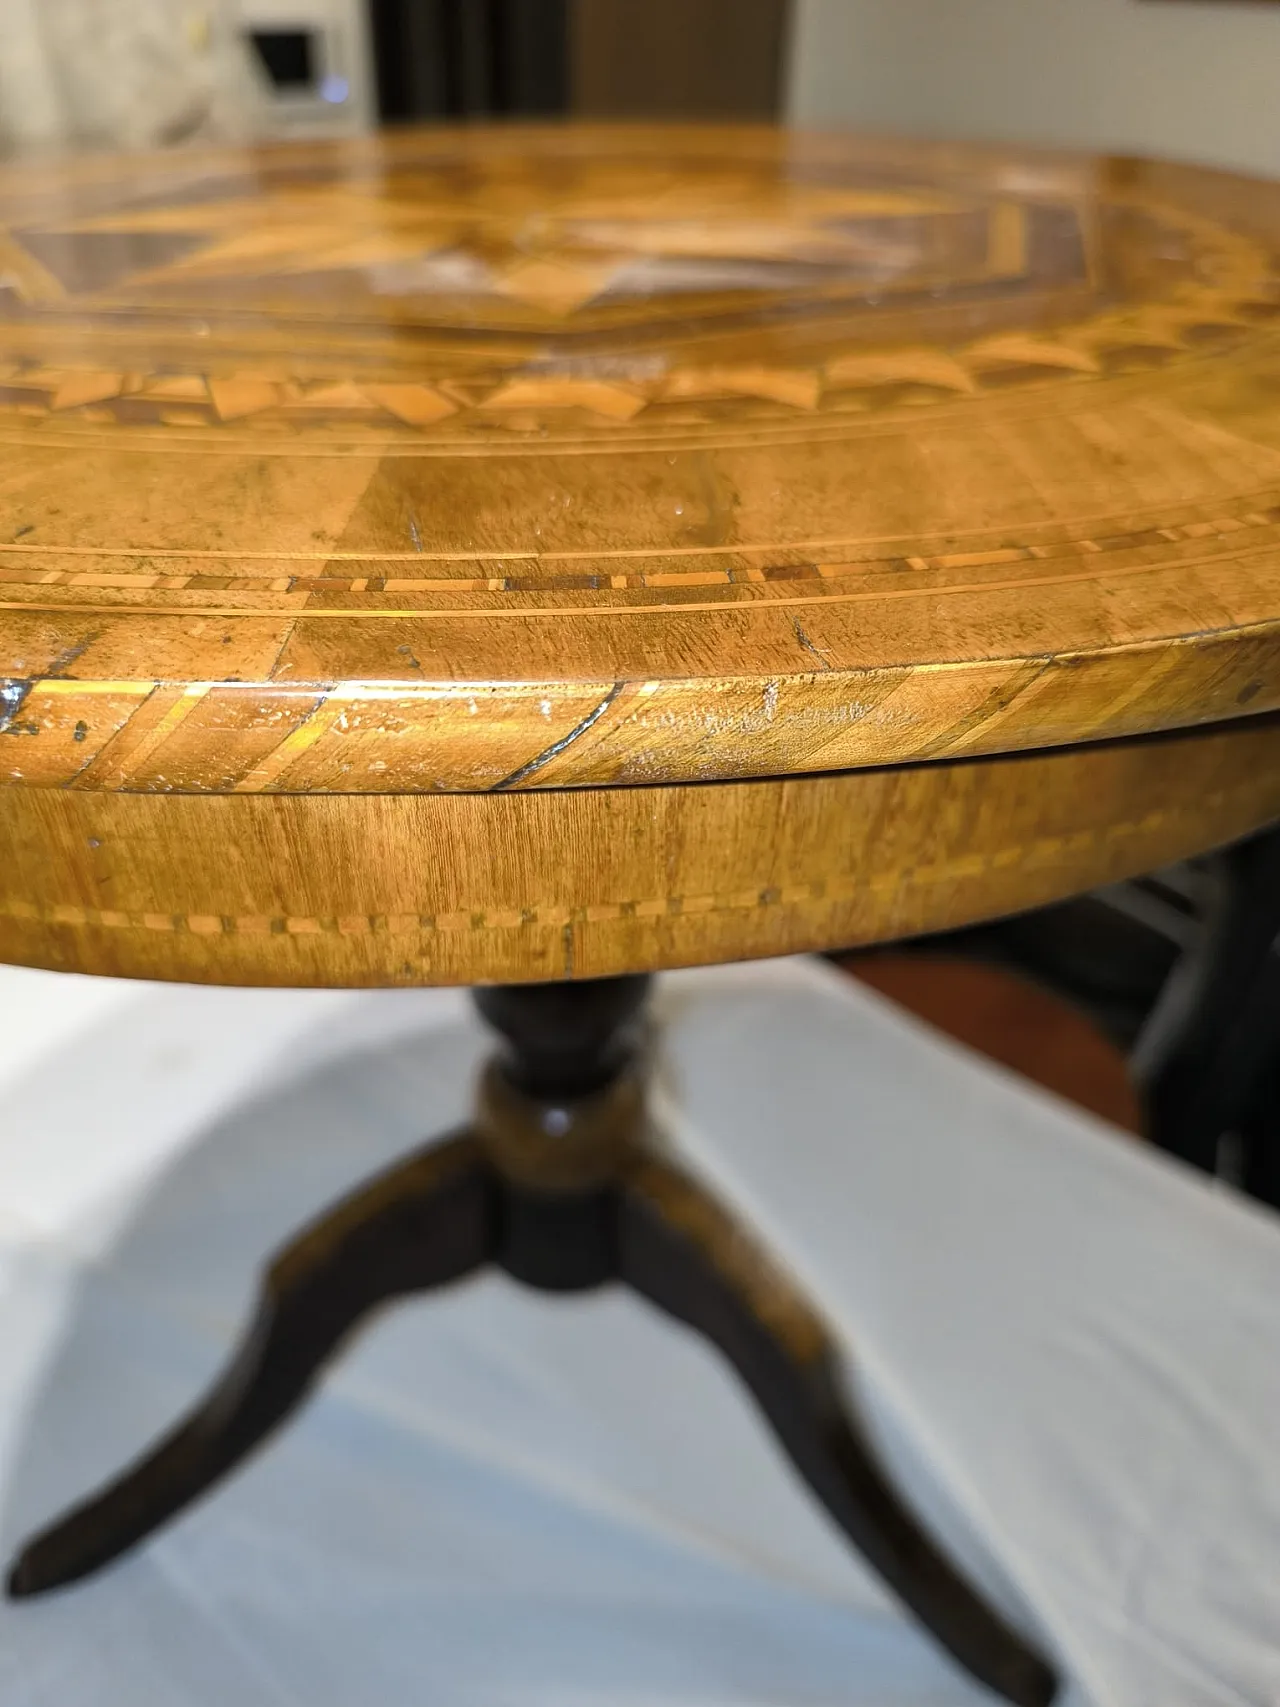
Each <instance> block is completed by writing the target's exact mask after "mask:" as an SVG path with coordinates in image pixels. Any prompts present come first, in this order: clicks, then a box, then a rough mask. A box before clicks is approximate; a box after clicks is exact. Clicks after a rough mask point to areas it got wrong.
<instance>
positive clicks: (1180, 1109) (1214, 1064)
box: [1134, 829, 1280, 1191]
mask: <svg viewBox="0 0 1280 1707" xmlns="http://www.w3.org/2000/svg"><path fill="white" fill-rule="evenodd" d="M1212 870H1213V874H1214V878H1215V895H1214V900H1213V904H1212V905H1211V906H1210V909H1209V914H1208V917H1207V918H1206V920H1205V922H1204V926H1203V930H1202V932H1201V935H1200V937H1199V940H1198V941H1197V943H1196V945H1195V947H1194V948H1193V949H1192V950H1190V951H1189V952H1188V953H1187V955H1186V956H1185V957H1184V959H1183V961H1182V962H1181V963H1180V964H1179V965H1178V966H1177V967H1176V968H1175V970H1174V972H1173V973H1172V975H1171V976H1170V979H1169V982H1168V984H1167V985H1166V987H1165V989H1164V991H1163V992H1162V994H1161V997H1160V1000H1159V1002H1158V1003H1157V1006H1156V1009H1155V1011H1154V1013H1153V1014H1152V1016H1151V1019H1150V1021H1149V1022H1148V1025H1147V1027H1146V1029H1145V1031H1144V1032H1143V1034H1142V1036H1141V1037H1140V1038H1139V1040H1138V1044H1137V1047H1136V1049H1135V1054H1134V1071H1135V1076H1136V1077H1137V1079H1138V1082H1139V1085H1140V1088H1141V1091H1142V1098H1143V1109H1144V1115H1145V1122H1146V1127H1147V1132H1148V1135H1149V1136H1150V1137H1151V1139H1152V1140H1153V1142H1154V1143H1156V1144H1158V1145H1159V1146H1160V1148H1161V1149H1164V1150H1168V1151H1170V1152H1171V1153H1172V1154H1174V1155H1176V1156H1180V1157H1181V1158H1182V1159H1183V1161H1186V1162H1190V1163H1192V1165H1193V1166H1195V1167H1199V1168H1203V1169H1205V1171H1206V1172H1208V1173H1214V1172H1216V1171H1217V1168H1218V1159H1219V1158H1218V1152H1219V1144H1220V1141H1221V1139H1222V1138H1223V1136H1224V1135H1225V1134H1227V1133H1234V1134H1236V1135H1237V1136H1238V1137H1239V1138H1240V1139H1241V1141H1242V1143H1243V1144H1244V1146H1245V1157H1244V1181H1243V1183H1245V1184H1246V1186H1251V1187H1252V1189H1254V1190H1255V1191H1257V1190H1258V1189H1259V1186H1261V1185H1264V1184H1266V1183H1268V1182H1270V1181H1271V1179H1272V1178H1273V1176H1274V1175H1275V1173H1276V1172H1277V1163H1276V1160H1275V1157H1274V1156H1273V1155H1270V1154H1267V1153H1265V1152H1267V1151H1268V1150H1271V1149H1272V1148H1274V1146H1275V1145H1276V1143H1277V1135H1276V1133H1275V1129H1274V1111H1275V1106H1276V1099H1275V1096H1274V1094H1273V1093H1274V1086H1273V1081H1274V1072H1273V1063H1274V1061H1275V1058H1276V1055H1277V1052H1278V1051H1280V955H1278V954H1277V953H1276V946H1277V938H1278V937H1280V829H1273V830H1268V831H1265V832H1264V833H1263V834H1262V835H1260V836H1255V837H1252V838H1251V839H1250V840H1249V841H1247V842H1242V843H1241V844H1240V845H1239V846H1238V847H1234V848H1231V849H1228V850H1227V852H1226V853H1224V854H1221V855H1220V856H1218V858H1217V860H1216V861H1215V862H1214V864H1213V867H1212Z"/></svg>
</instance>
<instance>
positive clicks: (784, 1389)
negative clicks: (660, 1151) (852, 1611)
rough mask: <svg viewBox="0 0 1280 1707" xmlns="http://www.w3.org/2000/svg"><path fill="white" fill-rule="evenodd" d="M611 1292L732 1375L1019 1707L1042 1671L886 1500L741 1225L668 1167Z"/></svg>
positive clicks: (634, 1196)
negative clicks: (671, 1319)
mask: <svg viewBox="0 0 1280 1707" xmlns="http://www.w3.org/2000/svg"><path fill="white" fill-rule="evenodd" d="M619 1240H620V1266H621V1274H622V1278H623V1279H624V1280H625V1281H627V1282H628V1283H629V1284H630V1285H631V1286H633V1287H634V1288H635V1289H636V1290H637V1291H638V1292H641V1293H643V1294H644V1296H645V1297H646V1298H649V1299H651V1300H652V1301H653V1302H654V1303H655V1304H657V1305H658V1306H659V1307H660V1308H661V1309H663V1310H665V1311H667V1312H668V1313H669V1314H670V1315H672V1316H675V1317H677V1318H678V1319H679V1320H680V1321H682V1322H686V1323H688V1324H689V1326H690V1327H692V1328H695V1329H697V1331H698V1332H699V1333H701V1334H704V1335H705V1336H706V1337H707V1339H709V1340H710V1341H711V1342H712V1343H713V1344H714V1345H716V1346H717V1347H718V1348H719V1349H720V1351H722V1352H723V1353H724V1355H725V1356H726V1357H727V1358H728V1360H729V1362H730V1363H731V1364H733V1366H734V1368H735V1369H736V1370H737V1371H738V1373H739V1375H740V1376H741V1377H742V1379H743V1380H744V1382H745V1383H746V1385H747V1387H748V1388H749V1389H750V1391H751V1393H752V1394H753V1395H754V1397H755V1399H756V1401H757V1402H758V1404H759V1405H760V1408H761V1410H762V1411H763V1412H764V1415H765V1417H766V1418H767V1419H768V1422H769V1424H770V1426H771V1427H772V1429H773V1431H774V1434H775V1435H776V1436H777V1439H778V1441H779V1443H780V1444H781V1446H782V1447H783V1449H784V1450H785V1452H786V1453H787V1455H788V1457H789V1458H790V1459H791V1461H792V1463H793V1464H794V1466H795V1468H796V1469H797V1470H798V1471H799V1473H800V1475H801V1476H803V1478H804V1479H805V1481H806V1482H807V1483H808V1484H809V1486H810V1488H811V1489H812V1490H813V1492H814V1493H815V1494H816V1495H817V1497H818V1499H819V1500H820V1501H821V1502H822V1504H823V1505H824V1506H825V1507H826V1509H827V1510H828V1511H829V1512H830V1514H831V1516H832V1517H833V1518H834V1519H835V1521H836V1522H837V1523H838V1524H839V1525H840V1527H841V1528H842V1529H843V1530H844V1532H845V1534H846V1535H848V1537H849V1539H850V1540H851V1541H852V1542H853V1543H854V1545H855V1546H856V1547H857V1548H858V1550H859V1551H860V1552H861V1553H862V1554H863V1556H864V1557H865V1558H866V1559H867V1561H868V1563H869V1564H871V1565H872V1566H873V1567H874V1569H875V1570H876V1571H878V1572H879V1574H880V1576H881V1577H883V1579H884V1581H885V1582H886V1583H887V1584H888V1585H889V1587H890V1588H891V1589H892V1590H893V1591H894V1593H895V1594H896V1595H897V1596H898V1597H899V1599H900V1600H902V1602H903V1603H904V1604H905V1605H906V1606H907V1607H908V1608H909V1609H910V1611H911V1612H912V1613H913V1614H914V1615H915V1617H916V1618H917V1619H918V1620H919V1621H920V1623H921V1624H923V1625H924V1627H925V1628H926V1629H927V1630H928V1631H929V1632H930V1633H931V1634H932V1635H933V1636H934V1637H935V1639H936V1640H937V1641H938V1642H939V1643H940V1644H941V1645H942V1646H943V1647H944V1648H945V1649H946V1650H947V1652H948V1653H949V1654H951V1656H952V1658H953V1659H955V1660H956V1661H957V1662H958V1663H959V1664H960V1665H961V1666H963V1667H964V1669H965V1670H966V1671H967V1672H969V1673H970V1674H971V1676H973V1677H975V1678H977V1679H978V1681H979V1682H981V1683H984V1684H986V1685H987V1687H988V1688H990V1689H993V1690H995V1691H996V1693H997V1694H999V1695H1002V1696H1004V1698H1005V1699H1006V1700H1007V1701H1013V1702H1017V1703H1019V1707H1044V1704H1045V1703H1047V1702H1050V1701H1052V1700H1053V1697H1054V1694H1055V1691H1056V1688H1057V1679H1056V1677H1055V1675H1054V1673H1053V1670H1052V1668H1051V1667H1050V1666H1049V1665H1048V1664H1047V1663H1046V1661H1045V1660H1043V1659H1041V1658H1040V1656H1039V1655H1038V1654H1037V1653H1036V1652H1035V1651H1034V1649H1032V1648H1031V1647H1030V1645H1029V1644H1028V1643H1027V1642H1025V1641H1024V1640H1023V1638H1022V1637H1020V1636H1019V1635H1017V1634H1016V1632H1015V1631H1014V1630H1013V1629H1012V1628H1011V1627H1010V1626H1009V1625H1008V1624H1007V1623H1006V1622H1005V1621H1004V1619H1002V1618H1001V1616H1000V1615H999V1613H997V1612H995V1611H994V1610H993V1609H992V1608H991V1607H990V1606H989V1605H988V1604H987V1602H986V1601H985V1600H983V1599H982V1597H981V1596H980V1595H979V1594H978V1592H977V1591H976V1590H975V1589H973V1588H972V1587H970V1585H969V1584H968V1583H967V1582H966V1581H965V1579H964V1578H963V1577H962V1576H961V1575H960V1573H959V1571H958V1570H957V1568H956V1567H955V1566H954V1565H952V1564H951V1563H949V1561H948V1560H947V1559H946V1558H945V1557H944V1556H943V1555H942V1553H941V1552H939V1550H938V1548H937V1547H936V1546H935V1545H934V1543H933V1542H932V1541H931V1540H930V1539H929V1537H928V1535H926V1533H925V1531H924V1530H923V1528H922V1527H921V1526H920V1524H919V1523H918V1522H917V1520H916V1518H915V1517H914V1516H913V1515H912V1513H911V1512H910V1511H909V1510H908V1508H907V1506H906V1505H905V1504H904V1503H903V1502H902V1500H901V1499H900V1498H899V1496H898V1495H897V1494H896V1493H895V1491H894V1489H893V1487H892V1486H891V1484H890V1483H889V1481H888V1479H887V1477H886V1476H885V1474H884V1472H883V1471H882V1470H881V1469H880V1467H879V1465H878V1463H877V1461H876V1457H875V1453H874V1451H873V1449H872V1447H871V1445H870V1443H869V1441H868V1440H867V1439H866V1437H865V1435H864V1433H863V1431H862V1430H861V1429H860V1428H859V1426H858V1423H857V1419H856V1417H855V1416H854V1415H853V1413H852V1411H851V1409H850V1406H849V1403H848V1401H847V1400H846V1399H845V1397H844V1395H843V1394H842V1392H841V1390H840V1386H839V1383H838V1380H837V1377H836V1356H835V1349H834V1347H833V1345H832V1343H831V1341H830V1339H829V1337H828V1334H827V1330H826V1328H825V1327H824V1325H823V1323H822V1321H821V1320H820V1318H819V1317H818V1316H817V1315H816V1313H815V1312H814V1310H813V1309H812V1307H811V1306H810V1305H809V1303H808V1302H807V1300H806V1299H805V1298H804V1297H803V1296H802V1295H801V1293H800V1292H799V1291H798V1290H797V1288H796V1286H795V1285H794V1283H793V1282H792V1281H791V1280H790V1279H789V1278H788V1277H787V1276H785V1275H784V1274H782V1273H781V1272H780V1271H779V1270H778V1269H777V1268H776V1267H775V1266H774V1265H773V1264H772V1263H771V1262H770V1261H769V1259H768V1257H767V1256H766V1255H765V1254H764V1253H763V1252H762V1251H761V1250H760V1249H759V1247H758V1246H756V1245H755V1244H754V1243H753V1241H752V1240H751V1239H750V1237H749V1235H748V1234H747V1233H746V1232H745V1230H744V1229H743V1227H742V1226H741V1224H740V1223H739V1222H737V1221H736V1220H734V1219H733V1218H732V1217H731V1216H729V1215H727V1214H726V1213H725V1211H724V1210H723V1209H721V1207H720V1206H719V1205H718V1204H717V1203H716V1202H715V1201H714V1200H713V1199H712V1198H710V1197H709V1196H708V1195H707V1193H706V1192H705V1191H703V1189H702V1188H701V1187H700V1186H698V1185H696V1184H694V1182H693V1181H692V1180H690V1179H689V1178H688V1176H686V1175H685V1174H682V1173H680V1172H679V1171H678V1170H676V1169H675V1168H672V1167H670V1166H668V1165H667V1164H666V1163H663V1162H659V1161H656V1160H652V1159H649V1160H645V1161H644V1162H642V1163H641V1164H640V1165H639V1166H638V1167H637V1168H636V1169H635V1171H634V1172H633V1173H632V1174H631V1176H630V1178H629V1180H628V1181H627V1184H626V1185H625V1187H624V1189H623V1197H622V1206H621V1223H620V1231H619Z"/></svg>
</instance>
